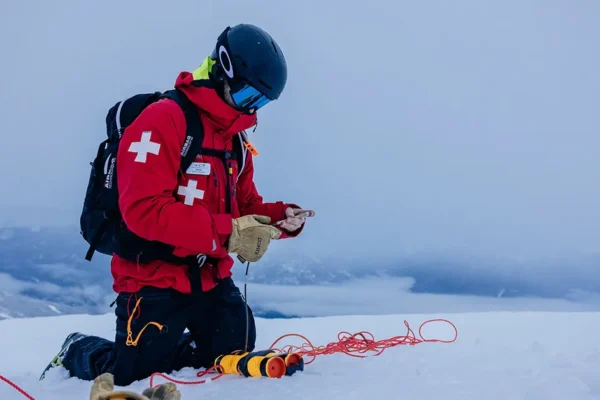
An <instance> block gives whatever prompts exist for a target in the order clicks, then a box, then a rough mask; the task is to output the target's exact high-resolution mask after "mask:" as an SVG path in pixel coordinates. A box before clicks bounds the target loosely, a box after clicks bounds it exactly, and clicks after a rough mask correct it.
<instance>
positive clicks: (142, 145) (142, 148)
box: [129, 131, 160, 163]
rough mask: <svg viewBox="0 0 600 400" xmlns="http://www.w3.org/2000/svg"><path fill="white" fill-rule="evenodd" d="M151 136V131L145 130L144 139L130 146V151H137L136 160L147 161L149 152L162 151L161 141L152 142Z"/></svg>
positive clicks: (155, 153)
mask: <svg viewBox="0 0 600 400" xmlns="http://www.w3.org/2000/svg"><path fill="white" fill-rule="evenodd" d="M151 136H152V132H151V131H144V132H142V139H141V140H140V141H139V142H132V143H131V145H130V146H129V152H130V153H137V154H136V156H135V161H136V162H142V163H145V162H146V158H147V157H148V153H152V154H154V155H158V152H159V151H160V143H155V142H151V141H150V137H151Z"/></svg>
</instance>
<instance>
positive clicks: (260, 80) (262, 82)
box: [258, 79, 273, 90]
mask: <svg viewBox="0 0 600 400" xmlns="http://www.w3.org/2000/svg"><path fill="white" fill-rule="evenodd" d="M258 81H259V82H260V83H261V84H262V85H264V86H266V87H267V88H269V90H273V88H272V87H271V86H269V85H267V84H266V83H265V81H263V80H262V79H259V80H258Z"/></svg>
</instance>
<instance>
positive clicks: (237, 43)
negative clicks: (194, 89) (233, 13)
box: [211, 24, 287, 112]
mask: <svg viewBox="0 0 600 400" xmlns="http://www.w3.org/2000/svg"><path fill="white" fill-rule="evenodd" d="M211 58H212V59H213V60H214V61H215V66H214V67H213V70H212V71H211V72H212V73H211V75H212V78H213V79H216V80H218V81H227V83H228V85H229V87H230V89H231V91H230V94H231V97H232V99H233V101H234V103H235V104H236V106H237V107H238V108H239V109H240V110H243V111H246V112H253V111H256V110H257V109H259V108H260V107H262V106H264V105H265V104H267V103H268V102H269V101H271V100H276V99H278V98H279V96H280V95H281V92H283V89H284V88H285V84H286V81H287V64H286V61H285V57H284V56H283V52H282V51H281V49H280V48H279V45H278V44H277V42H275V40H274V39H273V38H272V37H271V36H270V35H269V34H268V33H267V32H265V31H264V30H262V29H261V28H259V27H257V26H254V25H250V24H240V25H236V26H234V27H233V28H231V27H227V28H226V29H225V30H224V31H223V33H221V35H220V36H219V38H218V39H217V45H216V46H215V49H214V50H213V53H212V55H211Z"/></svg>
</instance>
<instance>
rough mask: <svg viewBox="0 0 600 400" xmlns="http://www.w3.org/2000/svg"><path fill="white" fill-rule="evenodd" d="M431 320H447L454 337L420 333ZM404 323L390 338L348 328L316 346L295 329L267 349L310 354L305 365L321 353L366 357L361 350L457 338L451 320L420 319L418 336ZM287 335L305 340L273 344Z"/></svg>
mask: <svg viewBox="0 0 600 400" xmlns="http://www.w3.org/2000/svg"><path fill="white" fill-rule="evenodd" d="M432 322H446V323H448V324H449V325H450V326H451V327H452V328H453V329H454V338H452V339H450V340H440V339H425V338H424V337H423V335H422V334H421V331H422V329H423V327H424V326H425V325H427V324H429V323H432ZM404 325H405V326H406V329H407V334H406V335H404V336H395V337H393V338H390V339H383V340H379V341H377V340H375V337H374V336H373V334H372V333H370V332H366V331H362V332H358V333H355V334H351V333H349V332H340V333H339V334H338V341H337V342H332V343H329V344H328V345H326V346H318V347H317V346H314V345H313V344H312V343H311V341H310V340H308V338H307V337H306V336H303V335H300V334H297V333H288V334H287V335H283V336H280V337H279V338H278V339H277V340H275V342H273V344H272V345H271V347H270V349H272V350H277V351H280V352H282V353H296V354H299V355H301V356H303V357H304V356H309V357H311V359H310V361H307V362H305V363H304V364H305V365H308V364H310V363H312V362H313V361H315V359H316V358H317V356H320V355H327V354H335V353H342V354H346V355H347V356H351V357H358V358H365V357H367V356H366V355H364V354H367V353H369V352H371V353H374V354H371V355H372V356H378V355H380V354H381V353H383V351H384V350H385V349H389V348H392V347H396V346H400V345H409V346H414V345H416V344H419V343H424V342H438V343H452V342H454V341H456V339H457V338H458V330H457V329H456V326H455V325H454V324H453V323H452V322H450V321H448V320H445V319H432V320H428V321H425V322H423V323H422V324H421V326H420V327H419V336H420V338H417V337H415V334H414V332H413V330H412V329H411V328H410V325H409V324H408V322H406V321H404ZM287 337H299V338H301V339H303V340H304V343H302V344H301V345H300V346H294V345H287V346H284V347H282V348H280V349H277V348H276V347H275V346H276V345H277V343H278V342H280V341H281V340H282V339H285V338H287Z"/></svg>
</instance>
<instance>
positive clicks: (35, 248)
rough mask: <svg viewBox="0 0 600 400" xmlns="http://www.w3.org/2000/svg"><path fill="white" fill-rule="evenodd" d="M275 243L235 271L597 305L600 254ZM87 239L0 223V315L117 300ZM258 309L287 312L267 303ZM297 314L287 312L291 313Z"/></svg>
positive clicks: (105, 264) (66, 231)
mask: <svg viewBox="0 0 600 400" xmlns="http://www.w3.org/2000/svg"><path fill="white" fill-rule="evenodd" d="M309 250H310V249H307V251H300V250H298V249H295V248H290V247H289V246H287V245H285V246H280V245H279V244H275V245H274V246H273V247H272V249H269V252H267V254H266V256H265V257H264V258H263V259H262V260H261V261H260V262H258V263H253V264H251V266H250V269H249V274H248V277H247V278H246V277H245V276H244V273H245V266H243V265H241V264H239V262H238V263H237V265H236V266H235V267H234V270H233V272H234V278H235V279H236V281H237V283H238V284H239V285H242V284H243V282H244V280H246V279H247V281H248V282H249V283H254V284H262V285H277V286H289V287H295V286H307V285H311V286H314V285H317V286H321V285H325V286H327V285H339V284H342V283H345V282H351V281H354V280H359V279H365V278H380V279H388V278H403V277H410V278H412V282H413V283H412V285H411V286H410V288H409V289H408V290H410V291H411V292H414V293H438V294H457V295H465V294H466V295H476V296H485V297H527V296H536V297H542V298H567V299H570V300H573V301H586V302H590V301H597V302H598V303H599V304H600V274H598V273H597V271H598V270H599V269H600V262H599V261H600V258H593V257H590V258H588V259H583V260H562V261H561V260H559V261H556V260H554V261H553V262H548V263H547V264H540V265H536V266H532V265H520V264H517V263H514V262H513V263H509V262H507V263H505V264H501V263H499V262H498V264H496V265H493V266H491V267H490V266H489V265H487V264H486V263H485V262H481V261H478V260H462V259H459V258H452V257H444V256H435V255H429V256H418V257H417V256H412V257H404V258H400V257H399V258H396V259H393V260H388V261H386V262H381V261H379V262H377V261H375V260H374V258H370V257H365V259H360V260H359V259H344V258H342V257H334V256H332V257H329V258H317V257H314V256H310V255H309V254H310V251H309ZM86 251H87V244H86V243H85V241H84V240H83V239H82V238H81V236H80V235H79V232H78V230H77V228H75V227H72V228H68V227H44V228H22V227H21V228H10V227H7V228H0V319H2V318H9V317H12V318H14V317H31V316H45V315H55V314H56V312H55V311H54V309H53V307H55V308H56V309H57V310H59V312H61V313H65V314H70V313H82V312H83V313H92V314H95V313H105V312H107V311H108V310H110V309H109V308H108V305H109V304H110V303H111V302H112V301H113V300H114V298H115V294H114V293H113V292H112V277H111V274H110V266H109V263H110V258H109V257H107V256H104V255H102V254H99V253H96V254H95V255H94V258H93V260H92V262H87V261H85V260H84V255H85V253H86ZM255 306H256V310H257V312H258V314H259V315H264V316H284V315H281V314H280V313H278V312H277V311H275V309H273V308H272V307H271V308H270V307H267V306H266V305H265V304H256V305H255ZM294 315H296V314H292V315H287V316H294Z"/></svg>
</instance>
